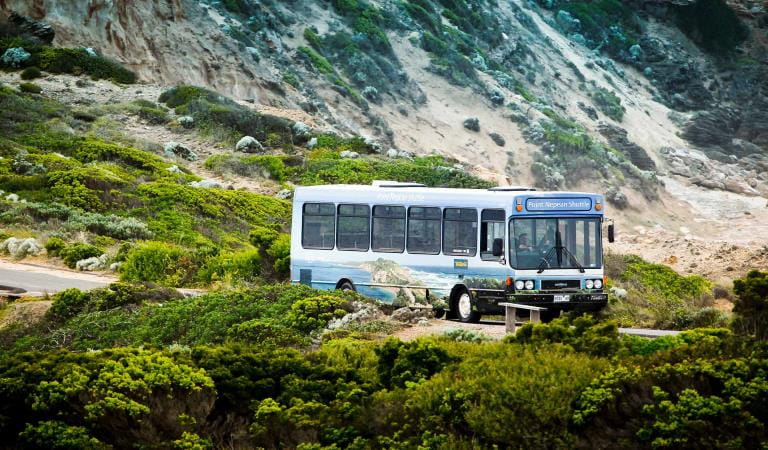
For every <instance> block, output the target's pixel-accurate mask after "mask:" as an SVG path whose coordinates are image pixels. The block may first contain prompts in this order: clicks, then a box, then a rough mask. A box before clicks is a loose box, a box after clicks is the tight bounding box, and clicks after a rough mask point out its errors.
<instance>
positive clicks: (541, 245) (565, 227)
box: [509, 217, 603, 269]
mask: <svg viewBox="0 0 768 450" xmlns="http://www.w3.org/2000/svg"><path fill="white" fill-rule="evenodd" d="M509 235H510V236H512V239H510V246H511V248H510V252H509V254H510V264H511V265H512V267H513V268H515V269H579V268H582V267H583V268H600V267H602V263H603V262H602V256H603V254H602V246H601V240H600V239H601V236H600V219H598V218H584V217H574V218H536V219H532V218H531V219H528V218H526V219H521V218H518V219H512V220H511V221H510V223H509ZM558 246H560V248H558Z"/></svg>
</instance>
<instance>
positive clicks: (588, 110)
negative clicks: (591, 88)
mask: <svg viewBox="0 0 768 450" xmlns="http://www.w3.org/2000/svg"><path fill="white" fill-rule="evenodd" d="M576 105H577V106H578V107H579V109H580V110H582V111H584V113H585V114H586V115H587V117H589V118H590V119H592V120H597V119H598V115H597V110H596V109H595V108H593V107H592V106H589V105H586V104H584V103H583V102H578V103H577V104H576Z"/></svg>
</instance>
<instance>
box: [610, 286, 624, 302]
mask: <svg viewBox="0 0 768 450" xmlns="http://www.w3.org/2000/svg"><path fill="white" fill-rule="evenodd" d="M610 292H611V294H613V295H615V296H616V298H620V299H623V298H627V290H626V289H622V288H620V287H616V286H614V287H612V288H611V291H610Z"/></svg>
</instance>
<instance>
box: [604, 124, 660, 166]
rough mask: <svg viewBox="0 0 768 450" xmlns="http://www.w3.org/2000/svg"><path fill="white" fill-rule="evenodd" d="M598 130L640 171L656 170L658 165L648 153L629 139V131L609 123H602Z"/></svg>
mask: <svg viewBox="0 0 768 450" xmlns="http://www.w3.org/2000/svg"><path fill="white" fill-rule="evenodd" d="M597 130H598V131H599V132H600V134H602V135H603V136H605V138H606V139H608V143H609V144H611V146H612V147H614V148H615V149H617V150H619V151H621V152H622V153H624V154H625V155H626V156H627V158H629V160H630V161H632V164H634V165H635V166H637V167H638V168H639V169H641V170H656V163H655V162H653V160H652V159H651V157H650V156H649V155H648V152H647V151H645V149H644V148H642V147H640V146H639V145H637V144H635V143H634V142H630V140H629V139H628V138H627V130H625V129H624V128H621V127H620V126H618V125H612V124H610V123H607V122H600V123H599V124H598V126H597Z"/></svg>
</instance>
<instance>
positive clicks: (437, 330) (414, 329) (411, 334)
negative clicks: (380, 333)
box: [393, 319, 506, 341]
mask: <svg viewBox="0 0 768 450" xmlns="http://www.w3.org/2000/svg"><path fill="white" fill-rule="evenodd" d="M453 330H467V331H474V332H476V333H479V334H484V335H486V336H488V337H489V338H491V339H501V338H503V337H504V336H505V335H506V332H505V330H504V322H499V321H491V320H487V321H486V320H483V321H480V322H479V323H463V322H459V321H454V320H446V319H432V320H430V321H429V323H427V324H426V325H413V326H409V327H407V328H403V329H402V330H400V331H398V332H396V333H395V334H393V336H394V337H396V338H398V339H400V340H403V341H411V340H413V339H416V338H420V337H424V336H431V335H441V334H444V333H447V332H449V331H453Z"/></svg>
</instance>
